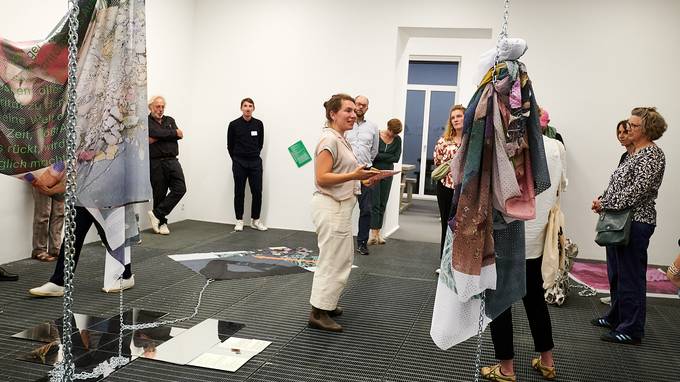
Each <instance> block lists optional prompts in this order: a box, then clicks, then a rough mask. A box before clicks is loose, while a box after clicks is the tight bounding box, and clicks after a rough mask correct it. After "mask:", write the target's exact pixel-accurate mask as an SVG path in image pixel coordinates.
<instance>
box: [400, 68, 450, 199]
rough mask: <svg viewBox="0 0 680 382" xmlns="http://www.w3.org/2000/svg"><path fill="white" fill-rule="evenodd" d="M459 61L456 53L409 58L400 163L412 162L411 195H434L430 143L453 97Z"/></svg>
mask: <svg viewBox="0 0 680 382" xmlns="http://www.w3.org/2000/svg"><path fill="white" fill-rule="evenodd" d="M459 64H460V58H459V57H418V56H412V57H411V58H410V60H409V64H408V81H407V86H406V112H405V128H404V155H403V160H402V163H403V164H404V165H407V167H406V168H411V167H410V166H408V165H412V166H413V167H412V170H411V171H412V175H410V176H411V179H413V180H414V181H415V184H414V186H413V187H414V195H415V196H417V197H420V198H423V199H434V195H435V184H434V183H433V182H432V180H431V177H430V176H431V174H432V170H434V146H435V144H436V143H437V140H438V139H439V137H441V135H442V133H443V132H444V127H445V126H446V122H447V120H448V116H449V110H450V108H451V106H452V105H453V104H455V102H456V99H457V98H456V97H457V94H458V73H459Z"/></svg>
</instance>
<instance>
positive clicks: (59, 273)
mask: <svg viewBox="0 0 680 382" xmlns="http://www.w3.org/2000/svg"><path fill="white" fill-rule="evenodd" d="M75 223H76V229H75V243H74V245H73V249H74V251H75V253H74V256H73V262H74V264H73V272H74V273H75V271H76V267H77V266H78V259H79V258H80V251H81V250H82V249H83V243H84V242H85V236H86V235H87V231H89V230H90V227H92V224H94V226H95V228H97V232H98V233H99V237H100V238H101V239H102V242H103V243H104V245H106V247H107V248H108V246H109V243H108V241H107V240H106V233H104V228H102V226H101V225H100V224H99V222H97V220H95V218H94V217H93V216H92V214H90V211H88V210H87V208H85V207H78V206H76V218H75ZM64 248H66V238H64V242H63V243H62V244H61V249H60V250H59V258H58V259H57V264H56V266H55V267H54V273H53V274H52V277H50V282H53V283H55V284H57V285H59V286H64V259H65V258H64V256H65V255H64ZM130 277H132V264H128V265H126V266H125V271H124V272H123V278H124V279H129V278H130Z"/></svg>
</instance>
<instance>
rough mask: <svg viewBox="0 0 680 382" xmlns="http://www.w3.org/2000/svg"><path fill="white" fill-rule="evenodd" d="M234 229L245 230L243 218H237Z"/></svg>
mask: <svg viewBox="0 0 680 382" xmlns="http://www.w3.org/2000/svg"><path fill="white" fill-rule="evenodd" d="M234 231H243V220H237V221H236V225H235V226H234Z"/></svg>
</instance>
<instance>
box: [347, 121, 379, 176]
mask: <svg viewBox="0 0 680 382" xmlns="http://www.w3.org/2000/svg"><path fill="white" fill-rule="evenodd" d="M345 139H347V142H349V144H350V145H352V151H354V155H355V156H356V157H357V162H359V164H360V165H364V166H372V165H373V159H375V157H376V155H378V149H379V146H380V132H379V131H378V126H376V124H375V123H373V122H371V121H367V120H364V121H363V122H361V123H359V122H358V121H357V122H354V128H352V130H349V131H346V132H345Z"/></svg>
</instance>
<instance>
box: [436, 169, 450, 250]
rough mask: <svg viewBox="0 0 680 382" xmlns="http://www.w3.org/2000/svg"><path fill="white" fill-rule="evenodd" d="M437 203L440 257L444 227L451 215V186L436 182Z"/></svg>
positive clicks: (444, 235)
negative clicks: (439, 227)
mask: <svg viewBox="0 0 680 382" xmlns="http://www.w3.org/2000/svg"><path fill="white" fill-rule="evenodd" d="M436 192H437V204H438V205H439V218H440V219H441V224H442V235H441V240H440V244H439V258H440V259H441V258H442V252H444V240H446V227H448V225H449V217H450V216H451V202H452V201H453V188H448V187H446V186H444V185H443V184H442V182H437V190H436Z"/></svg>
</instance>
